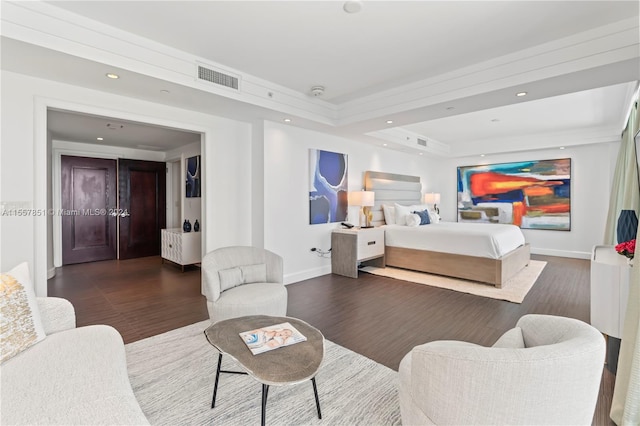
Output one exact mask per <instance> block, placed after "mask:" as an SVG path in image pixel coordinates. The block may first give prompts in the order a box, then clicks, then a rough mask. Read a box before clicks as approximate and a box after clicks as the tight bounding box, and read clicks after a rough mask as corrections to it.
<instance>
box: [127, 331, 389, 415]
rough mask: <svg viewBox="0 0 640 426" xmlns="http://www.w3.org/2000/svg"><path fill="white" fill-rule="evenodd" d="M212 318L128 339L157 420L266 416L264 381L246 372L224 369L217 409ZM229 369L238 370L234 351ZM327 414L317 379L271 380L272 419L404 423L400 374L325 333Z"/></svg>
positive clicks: (139, 390)
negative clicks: (213, 404) (210, 331)
mask: <svg viewBox="0 0 640 426" xmlns="http://www.w3.org/2000/svg"><path fill="white" fill-rule="evenodd" d="M208 325H209V321H203V322H199V323H196V324H192V325H189V326H186V327H183V328H179V329H177V330H172V331H169V332H167V333H164V334H160V335H158V336H153V337H150V338H147V339H144V340H140V341H137V342H133V343H129V344H127V345H126V351H127V365H128V368H129V377H130V380H131V385H132V387H133V391H134V393H135V395H136V398H137V399H138V402H139V403H140V406H141V407H142V411H144V413H145V415H146V416H147V418H148V419H149V422H150V423H151V424H152V425H172V426H173V425H205V424H207V425H210V424H216V425H245V424H258V423H259V422H260V407H261V395H262V388H261V385H260V384H259V383H258V382H256V381H255V380H254V379H252V378H250V377H249V376H245V375H237V374H221V375H220V383H219V385H218V395H217V400H216V408H214V409H211V408H210V407H211V396H212V392H213V382H214V379H215V368H216V363H217V352H216V351H215V350H214V349H213V347H212V346H211V345H209V343H208V342H207V341H206V339H205V337H204V330H205V328H207V326H208ZM222 364H223V365H222V369H227V370H237V369H239V367H237V366H236V365H233V362H232V361H231V358H230V357H223V363H222ZM316 382H317V385H318V396H319V398H320V408H321V410H322V419H321V420H320V419H318V414H317V411H316V405H315V401H314V396H313V387H312V385H311V381H308V382H305V383H300V384H297V385H292V386H280V387H276V386H271V387H270V389H269V398H268V401H267V411H266V416H267V417H266V423H267V425H325V426H326V425H399V424H400V407H399V405H398V393H397V382H398V374H397V373H396V372H395V371H393V370H391V369H389V368H387V367H385V366H383V365H380V364H378V363H376V362H374V361H372V360H370V359H369V358H365V357H363V356H362V355H358V354H357V353H355V352H352V351H350V350H348V349H346V348H343V347H342V346H339V345H337V344H335V343H333V342H330V341H328V340H327V341H325V357H324V362H323V364H322V367H320V371H319V373H318V375H317V376H316Z"/></svg>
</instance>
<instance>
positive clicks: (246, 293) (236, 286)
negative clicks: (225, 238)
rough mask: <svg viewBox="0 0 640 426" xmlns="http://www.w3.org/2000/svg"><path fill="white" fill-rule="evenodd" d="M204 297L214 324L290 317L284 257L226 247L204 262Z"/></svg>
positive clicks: (213, 252) (245, 248)
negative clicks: (238, 319) (243, 318)
mask: <svg viewBox="0 0 640 426" xmlns="http://www.w3.org/2000/svg"><path fill="white" fill-rule="evenodd" d="M202 294H203V295H204V296H205V297H206V298H207V310H208V311H209V319H210V320H211V322H212V323H215V322H218V321H221V320H224V319H229V318H236V317H241V316H246V315H273V316H285V315H286V314H287V289H286V287H285V286H284V284H283V269H282V257H280V256H278V255H277V254H275V253H272V252H270V251H268V250H265V249H261V248H256V247H244V246H235V247H223V248H219V249H217V250H214V251H212V252H210V253H207V254H206V255H205V256H204V258H203V259H202Z"/></svg>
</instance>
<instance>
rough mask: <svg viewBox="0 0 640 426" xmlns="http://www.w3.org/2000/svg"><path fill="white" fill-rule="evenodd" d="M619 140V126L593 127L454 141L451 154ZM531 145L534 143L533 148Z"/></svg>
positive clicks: (524, 149)
mask: <svg viewBox="0 0 640 426" xmlns="http://www.w3.org/2000/svg"><path fill="white" fill-rule="evenodd" d="M620 140H621V134H620V129H618V128H617V126H613V127H594V128H588V129H578V130H568V131H564V132H554V133H540V134H534V135H520V136H510V137H505V138H496V139H481V140H474V141H469V142H460V143H455V144H453V147H452V155H451V157H468V156H473V155H480V154H485V155H491V154H503V153H509V152H522V151H537V150H542V149H558V147H560V146H563V147H565V148H569V147H572V146H583V145H592V144H600V143H612V142H620ZM532 146H535V149H532V148H531V147H532Z"/></svg>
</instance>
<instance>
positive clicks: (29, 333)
mask: <svg viewBox="0 0 640 426" xmlns="http://www.w3.org/2000/svg"><path fill="white" fill-rule="evenodd" d="M45 337H47V335H46V334H45V332H44V327H43V326H42V320H41V319H40V311H38V303H37V301H36V295H35V292H34V290H33V286H32V284H31V278H30V277H29V266H28V265H27V263H26V262H24V263H21V264H20V265H18V266H16V267H15V268H13V269H12V270H10V271H9V272H6V273H2V275H0V342H2V345H1V346H0V348H1V349H0V362H5V361H6V360H8V359H9V358H11V357H13V356H15V355H17V354H19V353H20V352H22V351H23V350H25V349H27V348H28V347H30V346H32V345H35V344H36V343H38V342H39V341H41V340H42V339H44V338H45Z"/></svg>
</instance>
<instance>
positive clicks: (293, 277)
mask: <svg viewBox="0 0 640 426" xmlns="http://www.w3.org/2000/svg"><path fill="white" fill-rule="evenodd" d="M330 273H331V265H325V266H321V267H319V268H313V269H307V270H305V271H300V272H294V273H292V274H287V275H285V276H284V284H285V285H287V284H292V283H297V282H299V281H304V280H308V279H311V278H315V277H319V276H321V275H327V274H330Z"/></svg>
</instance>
